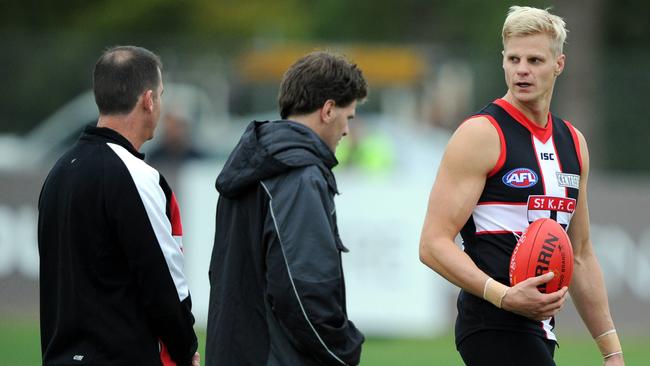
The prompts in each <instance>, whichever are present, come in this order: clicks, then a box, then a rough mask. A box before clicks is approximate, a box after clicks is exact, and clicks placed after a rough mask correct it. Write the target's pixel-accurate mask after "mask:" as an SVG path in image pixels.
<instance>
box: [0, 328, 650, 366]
mask: <svg viewBox="0 0 650 366" xmlns="http://www.w3.org/2000/svg"><path fill="white" fill-rule="evenodd" d="M560 341H561V347H560V348H559V349H557V350H556V353H555V361H556V363H557V364H558V366H583V365H584V366H587V365H589V366H592V365H601V360H600V357H599V355H598V351H597V350H596V346H595V345H594V343H593V341H592V340H591V339H588V338H586V337H582V338H580V337H571V336H565V337H561V338H560ZM39 342H40V341H39V331H38V323H37V322H35V321H33V320H21V319H0V364H2V365H12V366H33V365H39V364H40V343H39ZM199 342H200V344H201V346H200V349H201V351H203V347H204V345H205V333H204V332H200V333H199ZM622 342H623V346H624V348H625V361H626V364H627V365H650V335H647V336H643V337H629V338H627V337H625V336H623V337H622ZM201 353H203V352H201ZM361 365H364V366H389V365H390V366H396V365H400V366H425V365H427V366H430V365H445V366H455V365H459V366H462V365H463V363H462V361H461V359H460V356H459V355H458V353H457V352H456V350H455V348H454V341H453V337H452V336H451V335H447V336H444V337H439V338H433V339H383V338H371V339H369V340H367V341H366V343H365V344H364V348H363V356H362V362H361Z"/></svg>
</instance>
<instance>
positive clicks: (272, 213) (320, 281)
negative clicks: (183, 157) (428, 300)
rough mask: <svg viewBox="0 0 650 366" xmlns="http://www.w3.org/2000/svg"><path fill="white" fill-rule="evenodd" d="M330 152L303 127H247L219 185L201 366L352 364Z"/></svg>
mask: <svg viewBox="0 0 650 366" xmlns="http://www.w3.org/2000/svg"><path fill="white" fill-rule="evenodd" d="M336 163H337V161H336V158H335V157H334V154H333V153H332V151H331V150H330V149H329V148H328V147H327V145H326V144H325V143H324V142H323V140H321V139H320V137H318V135H316V134H315V133H314V132H313V131H312V130H311V129H309V128H308V127H306V126H304V125H302V124H299V123H295V122H291V121H276V122H252V123H251V124H250V125H249V126H248V128H247V129H246V131H245V132H244V135H243V136H242V138H241V140H240V142H239V144H238V145H237V146H236V147H235V149H234V151H233V152H232V154H231V155H230V157H229V159H228V161H227V162H226V165H225V166H224V168H223V171H222V172H221V174H220V175H219V177H218V178H217V183H216V186H217V190H218V191H219V193H220V198H219V202H218V205H217V218H216V234H215V242H214V248H213V251H212V260H211V263H210V274H209V276H210V284H211V290H210V308H209V314H208V329H207V332H208V333H207V340H206V343H207V344H206V352H205V360H206V364H207V365H208V366H217V365H218V366H230V365H233V366H235V365H236V366H245V365H269V366H270V365H283V366H299V365H356V364H358V363H359V357H360V354H361V344H362V343H363V341H364V337H363V335H362V334H361V332H359V330H357V328H356V327H355V326H354V324H353V323H352V322H351V321H349V320H348V318H347V313H346V307H345V285H344V279H343V270H342V267H341V252H342V251H346V249H345V247H344V246H343V244H342V243H341V240H340V238H339V235H338V229H337V225H336V210H335V207H334V194H335V193H337V188H336V181H335V179H334V175H333V174H332V172H331V168H332V167H333V166H335V165H336Z"/></svg>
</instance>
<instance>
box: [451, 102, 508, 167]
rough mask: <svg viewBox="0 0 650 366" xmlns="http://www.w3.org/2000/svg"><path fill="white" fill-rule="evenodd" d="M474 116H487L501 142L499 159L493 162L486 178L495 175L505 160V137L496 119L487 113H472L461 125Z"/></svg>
mask: <svg viewBox="0 0 650 366" xmlns="http://www.w3.org/2000/svg"><path fill="white" fill-rule="evenodd" d="M476 117H485V118H487V119H488V120H489V121H490V123H492V126H494V128H495V129H496V130H497V133H498V134H499V143H500V144H501V151H500V152H499V159H497V162H496V164H494V167H493V168H492V170H490V172H489V173H488V175H487V176H488V178H490V177H491V176H493V175H495V174H496V173H497V172H498V171H499V170H501V168H503V164H504V163H505V162H506V139H505V137H503V131H502V130H501V126H499V124H498V123H497V121H496V120H495V119H494V117H492V116H490V115H489V114H477V115H474V116H472V117H470V118H468V119H466V120H464V121H463V122H462V123H461V125H463V124H464V123H466V122H467V121H469V120H471V119H472V118H476Z"/></svg>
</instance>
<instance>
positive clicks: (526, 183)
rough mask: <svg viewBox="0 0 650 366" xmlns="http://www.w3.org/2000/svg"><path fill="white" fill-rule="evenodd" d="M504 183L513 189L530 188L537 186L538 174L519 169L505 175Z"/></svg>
mask: <svg viewBox="0 0 650 366" xmlns="http://www.w3.org/2000/svg"><path fill="white" fill-rule="evenodd" d="M502 181H503V183H504V184H505V185H507V186H509V187H512V188H528V187H532V186H534V185H535V184H537V174H535V172H534V171H532V170H530V169H528V168H517V169H512V170H511V171H509V172H508V173H507V174H506V175H504V176H503V179H502Z"/></svg>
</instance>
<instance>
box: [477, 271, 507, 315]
mask: <svg viewBox="0 0 650 366" xmlns="http://www.w3.org/2000/svg"><path fill="white" fill-rule="evenodd" d="M509 288H510V287H508V286H506V285H504V284H502V283H500V282H498V281H495V280H493V279H492V277H488V279H487V280H486V281H485V286H484V287H483V299H485V300H487V301H489V302H491V303H492V304H493V305H494V306H496V307H498V308H499V309H501V302H502V301H503V298H504V297H505V296H506V293H508V289H509Z"/></svg>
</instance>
